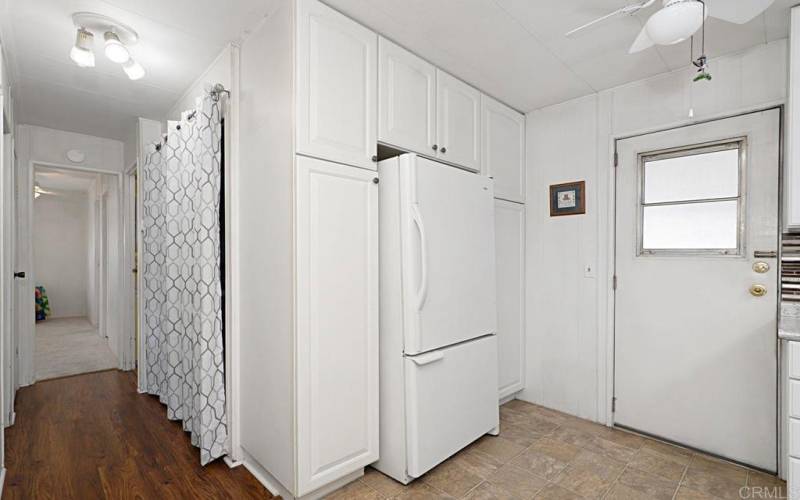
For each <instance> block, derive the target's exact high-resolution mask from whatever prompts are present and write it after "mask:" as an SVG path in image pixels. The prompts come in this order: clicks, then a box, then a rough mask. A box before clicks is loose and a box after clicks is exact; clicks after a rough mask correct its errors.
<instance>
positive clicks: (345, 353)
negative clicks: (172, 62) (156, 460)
mask: <svg viewBox="0 0 800 500" xmlns="http://www.w3.org/2000/svg"><path fill="white" fill-rule="evenodd" d="M274 4H275V9H274V11H273V12H272V13H271V14H270V15H269V16H268V17H266V18H265V19H264V21H263V22H262V24H261V25H260V26H259V27H258V28H257V29H255V30H254V31H253V32H252V33H251V34H250V35H249V36H248V37H247V38H246V39H245V40H244V42H243V43H242V45H241V48H240V64H239V66H240V71H239V75H238V86H239V105H238V123H239V127H238V134H239V137H238V141H237V142H238V144H239V148H238V151H234V154H237V153H238V156H239V157H238V162H237V163H238V164H239V165H240V167H239V168H238V170H237V172H238V175H237V177H236V179H234V180H233V182H234V183H235V185H234V186H232V189H234V192H235V193H237V199H236V200H235V203H236V211H237V215H238V217H237V220H238V223H237V226H236V227H235V228H232V231H234V232H235V234H236V235H237V236H236V238H237V240H238V242H239V245H238V253H237V258H238V259H237V261H236V265H237V266H238V269H239V271H238V272H235V273H234V276H238V282H236V283H233V287H234V290H235V292H236V295H235V298H234V301H235V304H234V317H233V318H232V320H233V324H234V329H236V330H238V332H239V335H238V338H239V339H240V340H239V342H238V346H237V347H236V348H235V349H236V353H234V356H235V357H237V358H238V363H237V365H238V367H239V369H238V371H236V373H235V375H234V379H235V380H234V388H237V389H238V397H237V398H236V401H237V403H236V405H235V407H234V408H233V414H234V417H233V418H234V419H235V421H236V422H237V423H238V426H235V428H234V433H235V435H234V436H233V444H234V450H233V455H234V458H237V459H241V460H242V461H243V463H244V464H245V466H246V467H247V468H248V469H250V470H251V471H252V472H253V473H254V474H255V475H256V477H258V478H259V479H260V480H261V481H262V482H264V483H266V484H267V485H269V487H270V488H271V489H272V490H273V491H275V492H277V493H279V494H280V495H282V496H283V497H284V498H316V497H320V496H322V495H324V494H325V493H327V492H329V491H331V490H333V489H335V488H336V487H338V486H341V485H342V484H344V483H346V482H349V481H351V480H353V479H354V478H356V477H358V476H359V475H360V474H362V473H363V468H364V467H365V466H366V465H368V464H370V463H372V462H374V461H376V460H377V459H378V456H379V443H378V435H379V414H378V408H379V393H378V387H379V386H378V384H379V380H378V359H379V351H378V343H379V332H378V320H379V318H378V244H379V242H378V183H379V181H380V180H379V178H378V172H377V160H378V144H379V143H383V144H385V145H388V146H391V147H394V148H398V149H402V150H406V151H413V152H417V153H419V154H423V155H427V156H429V157H432V158H436V159H439V160H440V161H445V162H448V163H451V164H453V165H454V166H455V167H459V168H464V169H466V170H470V171H473V172H476V175H481V174H482V175H491V176H494V177H495V184H496V186H498V187H499V189H498V190H497V196H498V198H502V199H501V200H498V203H499V204H500V205H498V210H497V214H496V216H497V217H498V228H502V229H500V230H499V231H502V233H503V234H500V232H498V234H497V236H496V238H497V239H496V241H497V245H498V269H499V274H498V284H497V286H498V290H503V291H501V292H499V296H498V310H499V314H500V315H505V316H507V318H506V319H503V318H502V317H501V318H498V325H500V326H499V328H500V329H501V330H507V331H500V332H498V334H499V335H500V336H501V340H500V343H501V346H505V347H501V351H503V352H501V353H500V354H499V358H500V359H499V363H500V365H501V366H505V367H506V368H505V369H504V371H503V373H504V377H503V382H502V387H501V388H499V397H503V396H507V395H510V394H513V393H514V392H516V391H518V390H520V389H522V384H523V379H522V378H521V376H522V374H523V373H524V358H523V357H522V355H523V353H524V349H520V346H521V345H522V342H523V340H522V335H523V330H522V329H523V328H524V319H523V317H522V316H521V315H522V313H523V310H524V309H523V308H522V307H521V306H522V295H521V293H522V288H523V287H522V286H521V285H520V283H521V281H520V280H521V279H522V277H523V276H524V264H523V262H522V256H523V253H520V252H519V249H520V246H519V245H523V244H524V233H521V231H523V230H524V224H521V223H520V221H521V220H524V219H520V217H523V214H524V206H523V205H521V202H523V201H524V199H523V198H522V195H523V193H524V192H525V188H524V155H523V152H524V120H523V118H522V115H520V114H519V113H517V112H515V111H513V110H511V109H510V108H507V107H506V106H504V105H502V104H500V103H499V102H496V101H494V100H493V99H491V98H490V97H488V96H486V95H484V94H482V93H481V92H480V91H478V90H477V89H475V88H473V87H471V86H469V85H467V84H466V83H464V82H461V81H459V80H457V79H456V78H454V77H452V76H450V75H447V74H446V73H444V72H443V71H441V70H440V69H438V68H435V67H434V66H432V65H430V63H428V62H426V61H424V60H422V59H420V58H418V57H417V56H415V55H413V54H411V53H409V52H406V51H405V50H404V49H402V48H401V47H399V46H396V45H394V44H392V43H391V42H388V41H387V40H385V39H383V38H381V37H379V36H378V35H377V34H376V33H375V32H373V31H371V30H369V29H368V28H366V27H364V26H362V25H361V24H359V23H357V22H355V21H353V20H352V19H349V18H348V17H346V16H345V15H343V14H341V13H339V12H337V11H335V10H333V9H331V8H330V7H328V6H326V5H324V4H323V3H321V2H319V1H318V0H277V1H276V2H275V3H274ZM387 49H390V50H387ZM392 54H393V55H394V59H391V60H390V59H389V58H387V57H389V56H390V55H392ZM395 60H396V64H394V65H393V66H392V64H391V62H392V61H395ZM392 106H394V108H393V109H388V111H387V108H392ZM395 139H396V140H395ZM509 145H511V147H509ZM506 204H511V205H509V206H508V207H507V206H506ZM500 256H503V258H502V262H501V261H500V260H501V259H500ZM500 311H502V312H500ZM503 335H505V337H506V338H505V339H503ZM235 359H236V358H235Z"/></svg>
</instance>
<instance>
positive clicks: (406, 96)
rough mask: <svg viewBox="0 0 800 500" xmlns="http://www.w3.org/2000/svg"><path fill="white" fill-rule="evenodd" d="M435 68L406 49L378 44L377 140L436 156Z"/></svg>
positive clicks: (382, 41)
mask: <svg viewBox="0 0 800 500" xmlns="http://www.w3.org/2000/svg"><path fill="white" fill-rule="evenodd" d="M435 123H436V68H435V67H434V66H433V65H431V64H429V63H427V62H426V61H424V60H422V59H420V58H419V57H417V56H415V55H414V54H412V53H411V52H409V51H407V50H405V49H404V48H402V47H400V46H398V45H395V44H394V43H392V42H390V41H389V40H386V39H385V38H381V39H380V40H379V42H378V140H379V141H381V142H385V143H387V144H391V145H393V146H397V147H399V148H402V149H406V150H409V151H416V152H418V153H422V154H426V155H435V154H436V150H434V149H433V147H434V144H435V143H436V140H435V137H436V129H435Z"/></svg>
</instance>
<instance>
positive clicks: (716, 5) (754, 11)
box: [708, 0, 775, 24]
mask: <svg viewBox="0 0 800 500" xmlns="http://www.w3.org/2000/svg"><path fill="white" fill-rule="evenodd" d="M774 1H775V0H713V1H710V2H708V15H709V16H711V17H716V18H717V19H722V20H723V21H728V22H729V23H735V24H745V23H747V22H749V21H752V20H753V19H754V18H755V17H757V16H758V15H759V14H761V13H762V12H764V11H765V10H767V9H768V8H769V6H770V5H772V3H773V2H774Z"/></svg>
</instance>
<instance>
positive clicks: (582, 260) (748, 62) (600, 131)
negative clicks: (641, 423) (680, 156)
mask: <svg viewBox="0 0 800 500" xmlns="http://www.w3.org/2000/svg"><path fill="white" fill-rule="evenodd" d="M710 68H711V72H712V75H713V80H712V81H711V82H700V83H696V84H692V83H691V78H692V74H693V71H692V70H691V69H688V68H687V69H686V70H681V71H675V72H671V73H667V74H664V75H660V76H656V77H653V78H650V79H647V80H643V81H640V82H635V83H632V84H628V85H625V86H622V87H618V88H615V89H611V90H608V91H604V92H601V93H599V94H594V95H590V96H586V97H582V98H580V99H575V100H572V101H569V102H565V103H562V104H558V105H555V106H550V107H547V108H544V109H540V110H537V111H533V112H531V113H529V114H528V116H527V162H528V164H527V168H528V172H527V173H528V175H527V178H528V180H527V200H528V204H527V228H526V229H527V250H526V252H527V262H528V267H527V279H526V281H527V298H526V300H527V311H526V312H527V319H526V321H527V325H526V326H527V370H528V373H527V380H526V389H525V390H524V391H523V393H522V394H521V395H520V396H521V398H522V399H525V400H528V401H532V402H535V403H539V404H542V405H544V406H548V407H551V408H556V409H558V410H562V411H565V412H568V413H571V414H574V415H578V416H581V417H584V418H589V419H592V420H597V421H603V422H605V421H606V420H607V417H608V415H609V405H610V398H611V384H610V380H611V369H610V366H609V365H610V359H609V352H608V350H607V345H608V344H607V338H608V336H609V335H611V334H610V333H609V328H608V327H607V326H608V321H609V315H610V314H609V310H608V300H607V297H608V290H609V289H610V285H611V277H610V272H609V265H608V261H607V259H608V253H609V251H608V250H609V239H610V238H609V236H608V228H609V218H610V214H611V212H610V209H609V198H610V194H609V193H610V186H611V182H612V180H613V177H612V176H613V169H612V168H611V167H612V162H613V139H614V138H617V137H622V136H625V135H629V134H631V133H639V132H645V131H650V130H656V129H660V128H666V127H669V126H673V125H679V124H685V123H689V122H690V120H689V118H688V114H689V113H688V112H689V108H690V107H693V108H694V119H695V120H703V119H708V118H713V117H720V116H724V115H730V114H735V113H737V112H741V111H745V110H752V109H758V108H763V107H767V106H771V105H775V104H781V103H783V102H784V101H785V99H786V80H787V76H786V75H787V42H786V40H778V41H775V42H772V43H769V44H766V45H760V46H757V47H754V48H752V49H748V50H747V51H744V52H742V53H738V54H733V55H729V56H726V57H722V58H719V59H715V60H712V61H711V63H710ZM573 180H585V181H586V191H587V206H586V215H579V216H571V217H558V218H551V217H550V216H549V207H548V186H549V185H550V184H554V183H558V182H567V181H573ZM586 264H592V265H593V267H594V269H595V270H596V271H597V275H596V278H586V277H584V271H583V269H584V266H585V265H586Z"/></svg>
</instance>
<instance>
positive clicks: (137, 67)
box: [122, 59, 144, 80]
mask: <svg viewBox="0 0 800 500" xmlns="http://www.w3.org/2000/svg"><path fill="white" fill-rule="evenodd" d="M122 69H123V70H125V74H126V75H128V78H130V79H131V80H138V79H140V78H142V77H143V76H144V68H143V67H142V65H141V64H139V63H138V62H136V61H134V60H133V59H128V61H127V62H125V63H123V65H122Z"/></svg>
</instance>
